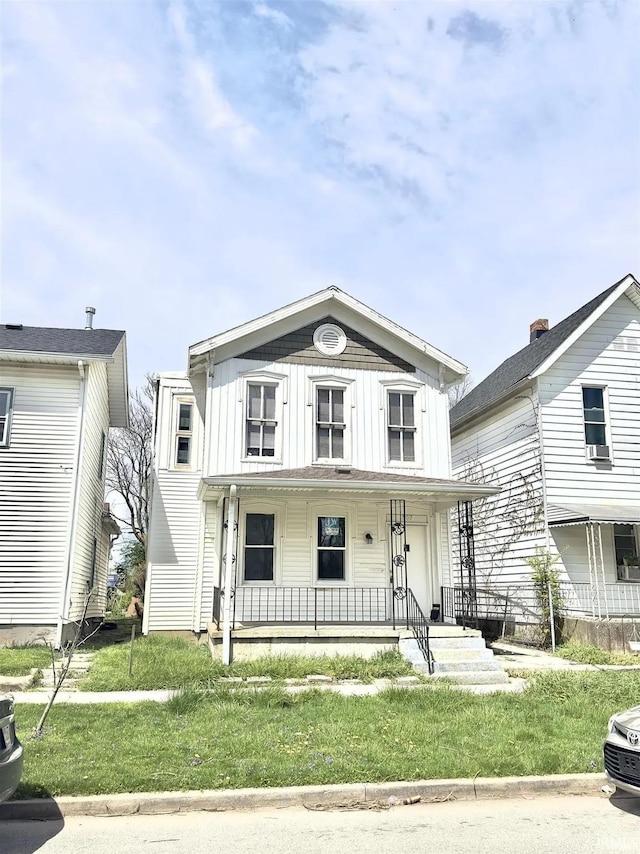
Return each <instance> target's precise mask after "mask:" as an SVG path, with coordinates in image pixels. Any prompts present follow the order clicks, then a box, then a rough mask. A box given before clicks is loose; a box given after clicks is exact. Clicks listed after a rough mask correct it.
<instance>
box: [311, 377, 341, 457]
mask: <svg viewBox="0 0 640 854" xmlns="http://www.w3.org/2000/svg"><path fill="white" fill-rule="evenodd" d="M345 428H346V424H345V400H344V389H343V388H317V389H316V459H318V460H342V459H344V442H345Z"/></svg>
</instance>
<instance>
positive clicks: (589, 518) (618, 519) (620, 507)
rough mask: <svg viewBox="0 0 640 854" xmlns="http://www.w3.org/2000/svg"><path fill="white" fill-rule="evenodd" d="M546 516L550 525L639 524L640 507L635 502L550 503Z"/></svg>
mask: <svg viewBox="0 0 640 854" xmlns="http://www.w3.org/2000/svg"><path fill="white" fill-rule="evenodd" d="M547 518H548V522H549V526H550V527H561V526H567V525H585V524H586V523H587V522H599V523H601V524H603V525H620V524H624V525H640V507H639V506H638V505H637V504H628V505H625V504H563V505H562V506H560V505H558V504H550V505H549V507H548V508H547Z"/></svg>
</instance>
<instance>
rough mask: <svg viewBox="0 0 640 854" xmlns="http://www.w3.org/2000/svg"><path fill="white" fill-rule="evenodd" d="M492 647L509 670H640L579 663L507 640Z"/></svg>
mask: <svg viewBox="0 0 640 854" xmlns="http://www.w3.org/2000/svg"><path fill="white" fill-rule="evenodd" d="M491 648H492V649H493V651H494V653H495V655H496V658H497V660H498V661H499V662H500V663H501V664H502V666H503V667H504V669H505V670H506V671H507V672H509V671H511V670H514V671H538V670H576V671H578V670H640V664H579V663H578V662H576V661H569V660H568V659H566V658H559V657H558V656H556V655H553V654H552V653H550V652H546V651H544V650H542V649H535V648H533V647H526V646H519V645H517V644H511V643H507V642H505V641H494V642H493V643H492V644H491Z"/></svg>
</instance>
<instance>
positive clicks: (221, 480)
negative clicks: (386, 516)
mask: <svg viewBox="0 0 640 854" xmlns="http://www.w3.org/2000/svg"><path fill="white" fill-rule="evenodd" d="M232 485H235V486H236V487H239V488H242V491H243V492H244V491H247V490H255V491H261V492H264V491H281V492H284V491H286V492H312V491H318V490H322V491H329V492H341V493H348V492H353V493H356V494H363V493H369V494H380V493H384V494H385V495H389V494H393V495H411V496H414V497H422V498H430V499H431V500H433V501H438V502H446V503H447V505H448V506H450V505H452V504H454V503H455V502H456V501H470V500H474V499H478V498H486V497H487V496H489V495H494V494H495V493H497V492H499V491H500V490H499V489H498V488H497V487H494V486H487V485H486V484H478V483H469V482H467V481H463V480H444V479H441V478H432V477H416V476H415V475H410V474H406V475H404V474H393V473H390V472H378V471H364V470H362V469H354V468H350V467H349V466H337V467H336V466H306V467H305V468H298V469H280V470H277V471H270V472H251V473H244V474H226V475H217V476H216V477H203V478H202V480H201V482H200V489H199V493H198V495H199V498H200V499H206V498H208V497H210V498H214V497H216V496H215V493H218V494H219V493H220V491H224V490H225V489H227V488H228V487H230V486H232Z"/></svg>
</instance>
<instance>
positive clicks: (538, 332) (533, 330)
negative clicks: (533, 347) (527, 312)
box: [529, 317, 549, 344]
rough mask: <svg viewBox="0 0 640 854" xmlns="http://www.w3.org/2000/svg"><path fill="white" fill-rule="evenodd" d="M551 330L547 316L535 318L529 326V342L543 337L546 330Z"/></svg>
mask: <svg viewBox="0 0 640 854" xmlns="http://www.w3.org/2000/svg"><path fill="white" fill-rule="evenodd" d="M548 331H549V321H548V320H547V318H546V317H540V318H539V319H538V320H534V321H533V323H532V324H531V326H530V327H529V343H530V344H531V342H532V341H536V340H537V339H538V338H541V337H542V336H543V335H544V333H545V332H548Z"/></svg>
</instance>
